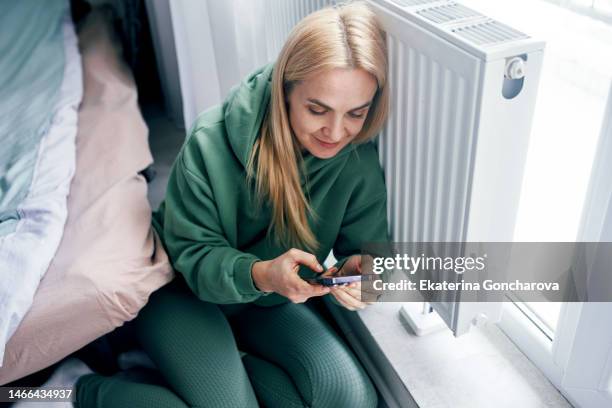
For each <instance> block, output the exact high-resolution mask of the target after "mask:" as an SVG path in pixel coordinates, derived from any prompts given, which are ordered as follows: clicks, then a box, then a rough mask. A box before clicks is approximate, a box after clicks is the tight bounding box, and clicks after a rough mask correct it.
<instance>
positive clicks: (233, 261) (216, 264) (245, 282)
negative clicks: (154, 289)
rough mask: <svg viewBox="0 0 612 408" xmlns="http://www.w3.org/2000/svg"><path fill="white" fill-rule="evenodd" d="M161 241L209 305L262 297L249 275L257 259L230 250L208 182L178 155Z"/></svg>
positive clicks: (168, 190)
mask: <svg viewBox="0 0 612 408" xmlns="http://www.w3.org/2000/svg"><path fill="white" fill-rule="evenodd" d="M164 205H165V207H164V209H163V211H164V225H163V235H164V244H165V246H166V249H167V251H168V255H169V257H170V259H171V261H172V264H173V267H174V269H175V270H176V271H178V272H180V273H181V274H183V276H184V277H185V280H186V282H187V284H188V285H189V287H190V288H191V290H192V291H193V292H194V293H195V294H196V295H197V296H198V297H199V298H200V299H202V300H205V301H208V302H214V303H246V302H251V301H253V300H255V299H257V298H259V297H260V296H261V295H263V292H261V291H259V290H258V289H257V288H256V287H255V284H254V282H253V279H252V277H251V267H252V266H253V263H255V262H256V261H258V260H259V259H258V258H257V257H256V256H254V255H252V254H249V253H245V252H242V251H239V250H237V249H235V248H233V247H232V246H231V245H230V244H229V242H228V240H227V238H226V237H225V235H224V233H223V229H222V227H221V223H220V221H219V214H218V211H217V205H216V203H215V201H214V198H213V194H212V190H211V188H210V183H209V181H208V180H206V178H205V176H204V175H201V174H195V173H194V172H193V171H190V170H189V169H188V168H187V167H186V166H185V163H184V157H183V155H182V154H181V155H179V158H178V159H177V161H176V163H175V165H174V167H173V169H172V172H171V174H170V178H169V180H168V189H167V193H166V198H165V204H164Z"/></svg>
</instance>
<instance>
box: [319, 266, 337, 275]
mask: <svg viewBox="0 0 612 408" xmlns="http://www.w3.org/2000/svg"><path fill="white" fill-rule="evenodd" d="M336 272H338V268H336V267H335V266H332V267H331V268H329V269H328V270H326V271H325V273H323V274H322V275H321V276H325V277H327V276H334V275H335V274H336Z"/></svg>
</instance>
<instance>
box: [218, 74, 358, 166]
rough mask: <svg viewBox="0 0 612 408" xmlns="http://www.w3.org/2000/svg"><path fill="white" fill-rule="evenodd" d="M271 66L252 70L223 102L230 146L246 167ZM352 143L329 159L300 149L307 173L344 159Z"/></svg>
mask: <svg viewBox="0 0 612 408" xmlns="http://www.w3.org/2000/svg"><path fill="white" fill-rule="evenodd" d="M273 70H274V64H273V63H270V64H268V65H265V66H263V67H261V68H259V69H257V70H256V71H254V72H252V73H251V74H250V75H248V76H247V77H246V78H245V79H244V80H243V81H242V82H241V83H240V84H239V85H237V86H235V87H234V88H232V90H231V91H230V93H229V95H228V96H227V98H226V99H225V102H224V103H223V116H224V121H225V129H226V132H227V137H228V139H229V143H230V146H231V147H232V150H233V151H234V154H235V155H236V157H237V158H238V160H239V161H240V163H241V164H242V166H243V167H245V168H246V165H247V162H248V160H249V156H250V155H251V150H252V149H253V145H254V144H255V140H256V139H257V137H258V136H259V133H260V129H261V124H262V122H263V118H264V116H265V113H266V110H267V109H268V105H269V104H270V95H271V93H272V92H271V90H272V72H273ZM355 147H356V146H355V145H354V144H353V143H349V144H348V145H347V146H345V147H344V148H343V149H342V150H340V151H339V152H338V154H336V155H335V156H334V157H332V158H329V159H319V158H317V157H315V156H313V155H312V154H310V153H309V152H304V153H302V159H303V161H304V169H305V171H306V174H307V175H310V174H312V173H313V172H316V171H317V170H319V169H321V168H322V167H323V166H325V165H327V164H330V163H331V162H335V161H336V160H338V159H346V157H345V156H346V155H347V154H348V153H350V152H351V151H353V150H355ZM302 176H303V174H302Z"/></svg>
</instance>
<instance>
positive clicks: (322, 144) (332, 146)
mask: <svg viewBox="0 0 612 408" xmlns="http://www.w3.org/2000/svg"><path fill="white" fill-rule="evenodd" d="M314 139H315V140H316V141H317V143H319V144H320V145H321V146H323V147H325V148H327V149H331V148H334V147H336V146H338V145H339V144H340V142H336V143H329V142H324V141H322V140H321V139H318V138H316V137H315V138H314Z"/></svg>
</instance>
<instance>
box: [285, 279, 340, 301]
mask: <svg viewBox="0 0 612 408" xmlns="http://www.w3.org/2000/svg"><path fill="white" fill-rule="evenodd" d="M291 280H292V283H291V285H290V286H291V287H292V290H291V292H290V293H289V294H288V295H286V296H287V299H289V300H290V301H291V302H293V303H304V302H305V301H307V300H308V299H309V298H311V297H314V296H323V295H327V294H328V293H329V292H330V288H328V287H326V286H323V285H315V284H311V283H307V282H306V281H304V280H303V279H302V278H300V277H299V276H298V275H294V277H293V278H292V279H291Z"/></svg>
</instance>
